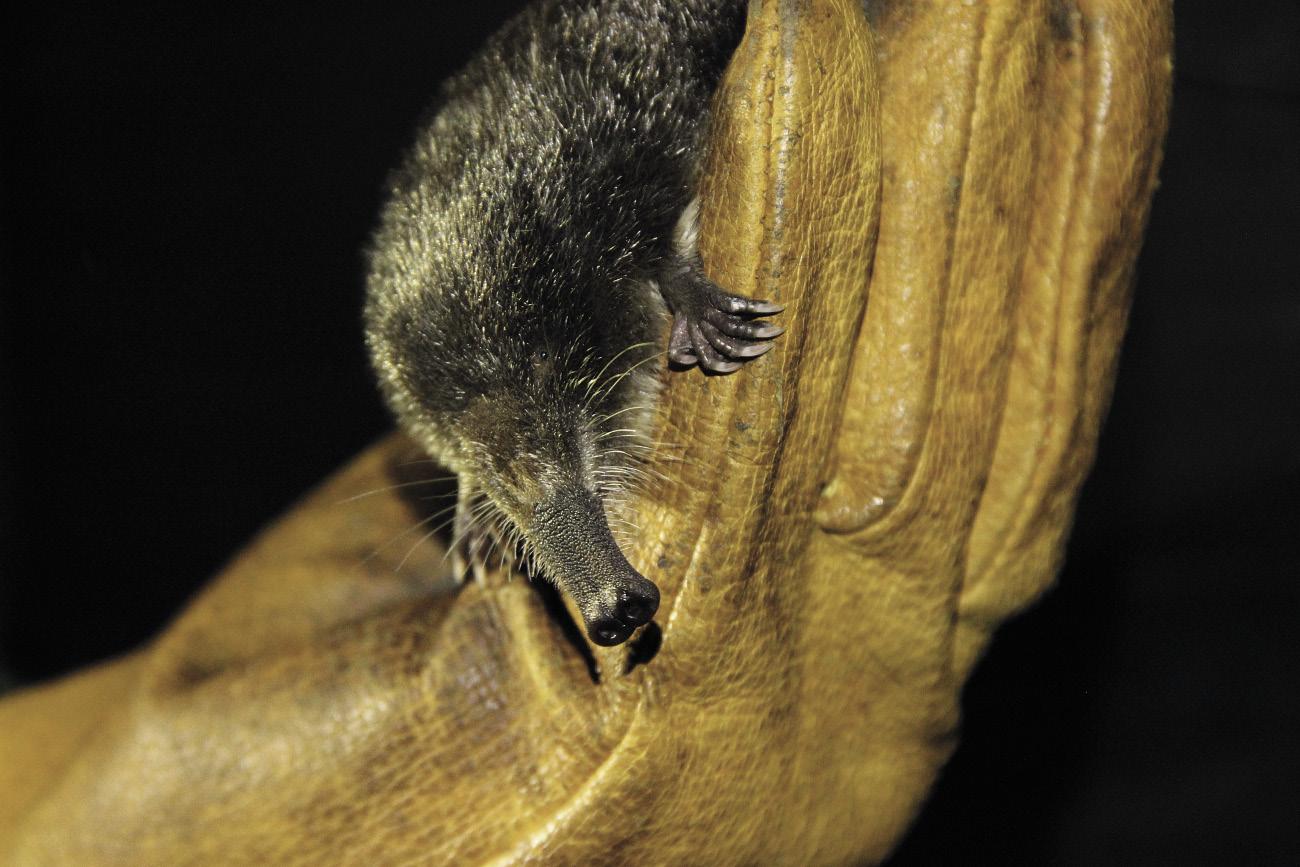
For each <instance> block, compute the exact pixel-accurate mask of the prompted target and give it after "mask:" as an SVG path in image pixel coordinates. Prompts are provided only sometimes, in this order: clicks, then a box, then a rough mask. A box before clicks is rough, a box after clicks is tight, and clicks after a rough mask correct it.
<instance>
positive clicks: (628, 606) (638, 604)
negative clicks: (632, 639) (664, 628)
mask: <svg viewBox="0 0 1300 867" xmlns="http://www.w3.org/2000/svg"><path fill="white" fill-rule="evenodd" d="M654 613H655V609H654V608H652V607H651V606H650V605H649V604H647V603H646V602H643V601H640V600H631V601H628V602H624V603H623V604H622V606H620V609H619V612H618V619H619V620H622V621H623V622H625V623H631V624H635V625H636V626H640V625H641V624H643V623H645V622H647V621H648V620H649V619H650V618H651V617H653V616H654Z"/></svg>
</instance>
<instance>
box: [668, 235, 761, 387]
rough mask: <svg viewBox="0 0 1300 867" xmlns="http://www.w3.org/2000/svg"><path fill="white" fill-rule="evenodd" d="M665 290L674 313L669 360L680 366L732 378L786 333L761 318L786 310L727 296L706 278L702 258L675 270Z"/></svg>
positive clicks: (670, 273) (679, 266)
mask: <svg viewBox="0 0 1300 867" xmlns="http://www.w3.org/2000/svg"><path fill="white" fill-rule="evenodd" d="M660 287H661V290H662V292H663V296H664V299H665V300H666V301H667V302H668V306H669V307H671V308H672V311H673V330H672V336H671V337H670V338H669V341H668V359H669V360H670V361H672V362H673V363H675V364H680V365H685V366H690V365H693V364H699V365H700V369H702V370H704V371H706V372H708V373H715V374H726V373H732V372H734V371H736V370H739V369H740V367H741V365H742V364H744V363H745V362H746V361H749V360H750V359H752V358H757V357H758V356H760V355H762V354H763V353H765V352H767V351H768V350H769V349H771V348H772V346H773V343H772V341H771V338H773V337H776V336H778V335H779V334H781V333H782V332H784V331H785V329H784V328H782V327H781V326H779V325H773V324H772V323H771V322H768V321H766V320H763V319H759V318H758V317H760V316H767V315H770V314H773V313H780V312H781V311H782V310H784V309H785V308H784V307H782V306H781V305H780V304H773V303H772V302H770V301H756V300H753V299H750V298H744V297H742V296H740V295H732V294H730V293H728V292H725V291H723V290H722V289H721V288H719V287H718V286H717V285H716V284H715V283H713V282H712V281H711V280H709V279H708V278H707V277H705V276H704V274H703V273H702V271H701V268H700V263H699V259H698V257H697V258H696V259H695V260H694V261H691V262H683V263H680V264H678V265H676V266H675V267H673V268H670V269H669V270H668V273H667V274H666V275H665V276H664V277H663V278H662V279H661V282H660Z"/></svg>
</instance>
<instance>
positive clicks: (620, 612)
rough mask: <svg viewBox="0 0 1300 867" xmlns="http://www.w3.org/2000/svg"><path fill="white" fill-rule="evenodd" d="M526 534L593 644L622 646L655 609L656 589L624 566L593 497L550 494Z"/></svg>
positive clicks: (570, 491) (577, 491) (568, 491)
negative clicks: (574, 607)
mask: <svg viewBox="0 0 1300 867" xmlns="http://www.w3.org/2000/svg"><path fill="white" fill-rule="evenodd" d="M528 534H529V536H530V537H531V541H532V543H533V545H534V547H535V548H536V549H537V553H538V554H539V555H540V557H541V561H542V566H543V567H544V568H545V569H546V571H547V574H548V575H549V576H550V577H551V578H553V579H554V580H555V582H556V583H557V584H559V585H560V589H561V590H563V591H564V592H566V593H568V594H569V595H570V596H571V597H572V598H573V601H574V602H575V603H577V606H578V610H579V611H580V612H581V613H582V619H583V625H584V626H585V627H586V630H587V637H588V638H590V639H591V640H592V641H593V642H595V643H596V644H600V645H604V646H611V645H615V644H622V643H623V642H624V641H627V639H628V637H629V636H630V635H631V634H632V632H633V631H634V630H635V629H636V628H637V627H638V626H644V625H645V624H646V623H649V622H650V618H652V617H654V615H655V612H656V611H658V610H659V588H658V587H656V586H655V585H654V584H653V583H652V582H650V581H649V580H647V579H646V578H645V576H643V575H642V574H641V573H640V572H638V571H636V570H635V569H633V568H632V564H630V563H628V562H627V558H626V557H624V556H623V552H622V551H621V550H620V549H619V547H618V543H617V542H615V541H614V537H613V535H612V534H611V533H610V532H609V522H608V521H606V519H605V510H604V508H603V507H602V506H601V504H600V501H599V500H598V499H597V498H596V496H595V495H594V494H592V493H590V492H588V491H586V490H583V489H582V488H578V487H573V488H563V489H560V490H558V491H555V492H553V493H552V494H551V495H550V496H548V497H547V498H546V499H545V500H543V501H542V502H541V503H540V504H538V506H537V508H536V510H535V511H534V513H533V520H532V522H531V525H530V526H529V528H528Z"/></svg>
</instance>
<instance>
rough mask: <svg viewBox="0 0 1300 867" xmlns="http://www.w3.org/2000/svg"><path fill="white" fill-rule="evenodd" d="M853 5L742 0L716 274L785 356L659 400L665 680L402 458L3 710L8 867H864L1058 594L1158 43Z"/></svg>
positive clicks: (1121, 12)
mask: <svg viewBox="0 0 1300 867" xmlns="http://www.w3.org/2000/svg"><path fill="white" fill-rule="evenodd" d="M866 9H867V16H866V17H864V16H863V14H862V10H861V7H860V6H859V5H858V4H857V3H856V2H852V0H804V2H794V0H766V2H755V3H754V4H753V5H752V7H751V11H750V16H749V22H748V27H747V33H746V37H745V40H744V42H743V44H742V46H741V48H740V49H739V51H738V53H737V54H736V56H735V58H734V60H733V62H732V64H731V66H730V68H729V70H728V73H727V76H726V79H725V82H724V84H723V86H722V89H721V91H720V94H719V102H718V110H717V123H716V127H715V130H714V134H713V145H712V148H713V149H712V151H711V154H710V156H709V158H708V171H707V174H706V183H705V188H704V195H703V209H702V235H701V250H702V253H703V256H704V259H705V262H706V263H707V266H708V270H709V272H710V274H711V276H713V277H714V279H715V280H717V282H718V283H720V284H721V285H724V286H726V287H728V288H729V289H730V290H732V291H736V292H742V293H745V294H750V295H753V296H757V297H764V298H772V299H775V300H779V301H781V302H783V303H785V304H786V305H787V310H786V312H785V313H784V314H782V322H783V324H785V325H787V326H788V328H789V330H788V332H787V334H786V335H785V336H784V337H782V338H781V339H780V340H779V341H778V343H777V348H776V349H775V350H774V351H773V352H772V353H770V354H769V356H767V357H764V358H762V359H760V360H758V361H755V362H753V363H752V364H751V365H749V366H748V367H747V368H746V370H745V371H743V372H741V373H740V374H738V375H735V376H731V377H725V378H706V377H703V376H700V375H698V374H695V373H692V374H689V375H676V376H672V377H671V378H669V380H668V382H667V386H666V388H665V391H664V394H663V402H662V405H661V408H660V414H659V419H660V422H659V423H660V432H659V437H660V440H661V448H660V449H659V455H660V457H658V458H657V459H656V466H655V467H654V469H656V470H657V471H658V473H660V474H662V476H663V479H662V480H661V481H657V482H655V483H654V484H653V485H652V486H651V487H650V488H648V489H647V490H646V491H645V493H644V495H643V496H642V497H641V498H640V500H639V504H638V506H637V511H638V524H639V531H637V532H635V533H631V532H630V531H629V534H628V538H626V539H625V540H624V541H625V543H626V547H627V549H628V555H629V558H630V559H631V560H632V562H633V563H634V565H635V566H636V567H637V568H638V569H639V570H641V571H642V572H644V573H645V574H646V575H648V576H650V577H651V578H653V579H654V580H655V581H656V582H657V583H658V584H659V586H660V589H661V591H662V594H663V600H664V601H663V605H662V607H661V610H660V612H659V615H658V617H657V618H656V626H657V630H658V633H659V638H660V639H661V640H660V642H659V645H658V652H657V654H654V655H653V658H649V657H650V656H651V653H650V651H651V650H652V649H653V647H652V644H653V643H652V642H650V641H649V640H644V639H643V640H640V641H634V642H633V643H632V644H631V645H625V646H622V647H618V648H608V649H607V648H588V647H586V645H585V640H584V639H582V638H581V636H580V634H579V633H575V632H574V631H572V630H571V629H566V627H565V623H564V617H563V612H562V603H557V602H556V601H555V599H554V597H553V596H550V597H548V596H547V595H546V594H543V593H541V592H539V590H538V588H535V587H533V586H530V585H529V584H528V583H527V582H526V581H522V580H515V581H507V580H504V579H503V578H502V577H501V576H499V575H498V576H496V577H495V578H494V579H493V580H490V581H488V582H486V583H484V584H481V585H480V584H470V585H467V586H465V587H463V588H461V589H459V590H455V589H452V588H450V587H449V585H448V584H447V583H446V575H447V574H448V569H447V565H446V560H445V558H444V553H445V549H444V547H443V541H442V539H443V537H442V536H439V535H434V536H430V537H425V536H424V534H425V533H426V532H427V531H428V529H430V528H432V527H435V526H436V525H437V524H438V523H439V522H440V521H441V520H442V518H441V517H439V514H438V510H439V509H441V508H443V506H445V505H450V504H451V503H454V502H455V499H454V484H451V485H450V487H449V486H448V483H445V482H435V481H428V480H429V479H432V478H433V477H436V476H439V475H440V474H441V471H439V470H438V469H437V468H435V467H431V466H430V465H429V464H428V463H422V462H420V456H419V455H418V454H416V453H415V452H414V449H413V447H412V446H411V445H410V444H409V443H408V442H406V441H405V440H403V439H401V438H400V437H393V438H390V439H388V440H385V441H384V442H382V443H380V444H378V445H376V446H375V447H374V448H372V449H370V450H369V451H367V452H365V453H364V454H363V455H361V456H360V457H359V458H357V460H356V461H355V462H354V463H352V464H351V465H350V466H348V467H347V468H345V469H344V470H342V471H341V472H340V473H339V474H338V475H337V476H335V477H334V478H332V479H331V480H329V481H327V482H326V483H325V484H324V485H323V486H322V487H321V488H320V489H319V490H317V491H316V492H314V493H313V494H311V495H310V496H309V497H308V498H307V499H306V500H305V501H304V502H303V503H301V504H300V505H299V506H297V507H296V508H295V509H293V510H292V511H291V512H290V513H289V514H288V515H287V516H286V517H284V518H282V519H281V520H280V521H279V522H278V523H276V524H274V525H273V526H271V527H269V528H268V529H267V530H266V531H265V532H264V533H263V534H262V535H261V536H260V537H259V538H258V539H257V540H255V541H254V542H253V543H252V545H251V546H250V547H249V548H248V549H247V550H245V551H244V552H242V553H241V554H240V555H239V556H238V557H237V558H236V559H235V560H234V561H233V562H232V563H231V564H230V566H229V567H228V568H227V569H226V570H225V571H224V572H223V573H222V574H221V575H219V576H218V577H217V578H216V579H215V580H214V581H213V582H212V583H211V584H210V585H209V587H208V588H207V589H206V590H205V591H204V592H203V593H202V594H201V595H200V596H199V597H198V598H196V599H195V600H194V601H193V603H192V604H191V605H190V606H189V607H188V609H187V610H186V611H185V612H184V613H183V614H182V615H181V616H180V618H179V619H178V620H177V621H176V622H175V623H174V624H172V625H171V626H170V627H169V628H168V629H167V630H166V631H165V632H164V634H163V635H161V636H160V637H159V638H158V639H157V640H156V641H154V642H153V643H152V644H150V645H149V646H148V647H145V648H144V649H142V650H140V651H139V652H137V653H135V654H133V655H131V656H129V657H126V658H124V659H121V660H118V661H116V662H112V663H109V664H107V665H104V666H101V667H99V668H96V669H93V670H91V671H87V672H85V673H82V674H80V675H77V676H74V677H71V678H68V679H66V680H63V681H60V682H57V683H54V684H50V685H47V686H44V687H39V688H35V689H31V690H27V691H25V692H20V693H18V694H16V695H14V696H12V697H10V698H8V699H7V700H6V701H4V702H3V703H0V863H5V864H13V865H67V864H79V865H88V864H114V865H116V864H123V865H125V864H130V865H153V864H157V865H186V864H293V865H297V864H303V865H306V864H311V865H318V864H361V863H364V864H369V865H380V864H384V865H388V864H394V865H396V864H516V863H534V862H536V863H548V864H638V865H640V864H710V865H712V864H844V863H864V862H872V861H878V860H880V859H881V858H883V857H884V856H885V855H886V854H887V853H888V852H889V851H890V849H891V848H892V847H893V845H894V844H895V843H896V842H897V841H898V839H899V837H900V836H901V835H902V834H903V832H904V831H905V830H906V828H907V826H908V824H909V822H910V821H911V819H912V818H913V816H914V815H915V813H916V811H917V810H918V808H919V806H920V804H921V803H922V801H923V799H924V797H925V794H926V792H927V791H928V789H929V787H930V785H931V784H932V782H933V780H934V777H935V775H936V773H937V771H938V770H939V768H940V767H941V766H942V765H943V763H944V761H945V760H946V758H947V757H948V756H949V754H950V752H951V750H952V749H953V746H954V743H955V739H956V736H957V728H958V716H959V714H958V711H959V698H960V690H961V686H962V683H963V682H964V680H965V678H966V677H967V675H968V674H969V672H970V670H971V667H972V665H973V664H974V663H975V661H976V660H977V659H978V658H979V655H980V653H981V651H982V649H983V648H984V646H985V644H986V642H987V641H988V640H989V638H990V635H991V633H992V631H993V629H994V628H995V627H996V626H997V624H998V623H999V622H1001V621H1002V620H1003V619H1005V618H1006V617H1008V616H1009V615H1011V614H1014V613H1015V612H1017V611H1020V610H1022V609H1023V608H1024V607H1025V606H1027V605H1028V604H1030V603H1031V602H1032V601H1033V600H1034V599H1035V598H1036V597H1037V596H1038V595H1039V594H1041V593H1042V592H1043V590H1044V589H1045V588H1046V587H1048V586H1049V584H1050V583H1051V581H1052V579H1053V576H1054V575H1055V572H1056V570H1057V567H1058V565H1059V561H1060V557H1061V551H1062V545H1063V540H1064V538H1065V536H1066V534H1067V532H1068V529H1069V525H1070V520H1071V516H1072V513H1073V509H1074V504H1075V500H1076V497H1077V494H1078V490H1079V486H1080V484H1081V483H1082V481H1083V478H1084V475H1085V474H1086V472H1087V469H1088V467H1089V465H1090V463H1091V461H1092V457H1093V452H1094V448H1095V444H1096V439H1097V432H1098V428H1099V426H1100V424H1101V421H1102V418H1103V415H1104V413H1105V408H1106V405H1107V402H1108V400H1109V396H1110V391H1111V383H1112V379H1113V375H1114V369H1115V359H1116V353H1117V350H1118V346H1119V342H1120V338H1121V336H1122V333H1123V330H1124V325H1125V316H1126V312H1127V308H1128V301H1129V293H1130V286H1131V283H1132V278H1133V263H1134V259H1135V256H1136V253H1137V250H1138V246H1139V243H1140V239H1141V234H1142V230H1143V227H1144V224H1145V221H1146V216H1147V209H1148V205H1149V201H1150V197H1151V194H1152V191H1153V189H1154V186H1155V182H1156V171H1157V167H1158V164H1159V158H1160V145H1161V142H1162V140H1163V136H1164V131H1165V123H1166V114H1167V110H1168V100H1169V87H1170V72H1171V59H1170V52H1171V9H1170V4H1169V3H1168V2H1138V0H1014V2H1012V0H1005V2H994V0H987V2H966V3H955V2H924V0H916V2H902V0H873V2H869V3H867V7H866ZM435 494H437V495H441V496H443V497H444V498H443V499H438V498H437V497H434V495H435ZM431 497H433V498H432V499H431ZM447 514H450V513H447ZM419 522H424V523H419ZM548 599H549V600H550V601H548ZM580 645H581V646H580ZM1044 650H1045V652H1050V648H1045V649H1044ZM593 672H594V673H595V674H596V675H597V677H593Z"/></svg>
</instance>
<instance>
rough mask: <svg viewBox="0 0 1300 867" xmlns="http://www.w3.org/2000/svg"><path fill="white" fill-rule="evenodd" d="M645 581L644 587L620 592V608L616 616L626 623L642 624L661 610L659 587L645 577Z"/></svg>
mask: <svg viewBox="0 0 1300 867" xmlns="http://www.w3.org/2000/svg"><path fill="white" fill-rule="evenodd" d="M643 583H644V585H645V586H644V587H638V588H636V589H635V590H630V591H629V590H624V591H623V592H622V593H620V594H619V600H618V610H617V611H616V612H615V613H614V616H615V617H617V618H618V619H619V620H621V621H623V622H624V623H630V624H632V625H634V626H641V625H642V624H644V623H649V622H650V618H651V617H654V616H655V612H656V611H658V610H659V588H657V587H655V586H654V585H653V584H651V583H650V582H649V581H644V579H643Z"/></svg>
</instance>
